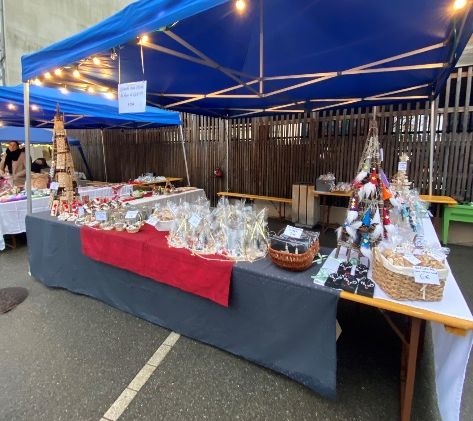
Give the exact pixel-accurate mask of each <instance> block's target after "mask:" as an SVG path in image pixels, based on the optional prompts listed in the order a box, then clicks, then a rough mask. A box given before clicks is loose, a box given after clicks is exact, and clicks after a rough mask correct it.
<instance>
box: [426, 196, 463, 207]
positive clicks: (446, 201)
mask: <svg viewBox="0 0 473 421" xmlns="http://www.w3.org/2000/svg"><path fill="white" fill-rule="evenodd" d="M419 197H420V198H421V199H422V200H423V201H424V202H429V203H434V204H436V205H447V206H456V205H458V202H457V201H456V200H455V199H454V198H453V197H449V196H434V195H428V194H420V195H419Z"/></svg>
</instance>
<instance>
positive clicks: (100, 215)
mask: <svg viewBox="0 0 473 421" xmlns="http://www.w3.org/2000/svg"><path fill="white" fill-rule="evenodd" d="M95 220H96V221H99V222H105V221H107V220H108V215H107V212H106V211H97V212H95Z"/></svg>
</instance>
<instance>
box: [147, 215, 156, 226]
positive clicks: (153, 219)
mask: <svg viewBox="0 0 473 421" xmlns="http://www.w3.org/2000/svg"><path fill="white" fill-rule="evenodd" d="M158 222H159V220H158V218H156V217H155V216H150V217H149V218H148V220H147V221H146V223H147V224H148V225H151V226H152V227H155V226H156V225H157V223H158Z"/></svg>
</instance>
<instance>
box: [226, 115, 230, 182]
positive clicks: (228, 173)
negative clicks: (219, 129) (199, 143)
mask: <svg viewBox="0 0 473 421" xmlns="http://www.w3.org/2000/svg"><path fill="white" fill-rule="evenodd" d="M229 141H230V120H229V119H228V118H227V119H226V120H225V172H226V174H225V191H228V182H229V180H230V169H229V164H228V162H229V159H228V149H229V147H228V146H229V145H228V144H229Z"/></svg>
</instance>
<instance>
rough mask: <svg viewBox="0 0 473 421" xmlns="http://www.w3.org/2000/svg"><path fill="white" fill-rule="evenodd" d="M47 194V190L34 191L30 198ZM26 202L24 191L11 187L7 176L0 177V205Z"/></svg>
mask: <svg viewBox="0 0 473 421" xmlns="http://www.w3.org/2000/svg"><path fill="white" fill-rule="evenodd" d="M48 194H49V190H48V189H34V190H33V191H32V197H33V198H37V197H45V196H47V195H48ZM20 200H26V191H25V190H22V189H20V188H19V187H16V186H13V184H12V183H11V179H10V177H9V176H0V203H10V202H18V201H20Z"/></svg>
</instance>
